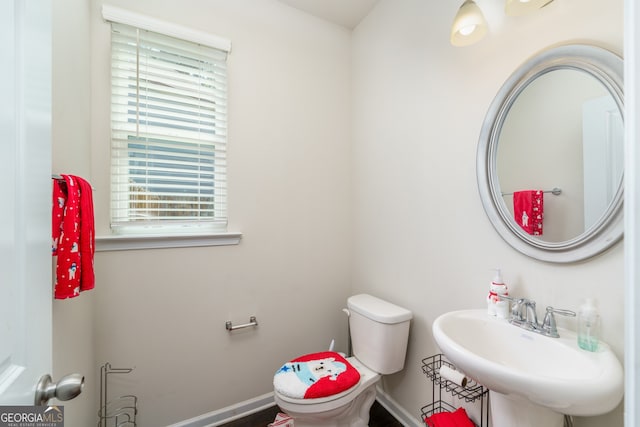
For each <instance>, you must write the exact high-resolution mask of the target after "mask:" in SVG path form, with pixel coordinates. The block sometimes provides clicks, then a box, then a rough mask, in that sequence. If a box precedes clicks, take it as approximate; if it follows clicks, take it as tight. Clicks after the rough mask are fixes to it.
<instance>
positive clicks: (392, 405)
mask: <svg viewBox="0 0 640 427" xmlns="http://www.w3.org/2000/svg"><path fill="white" fill-rule="evenodd" d="M376 391H377V394H376V400H377V401H378V403H379V404H380V405H382V406H383V407H384V409H386V410H387V411H388V412H389V413H390V414H391V415H393V417H394V418H395V419H396V420H398V421H399V422H400V423H401V424H402V425H403V426H404V427H424V424H423V423H422V421H421V420H420V419H418V418H416V417H414V416H412V415H411V414H410V413H409V412H408V411H407V410H406V409H404V408H403V407H402V406H400V405H399V404H398V402H396V401H395V400H393V399H392V398H391V396H389V395H388V394H387V393H385V392H384V390H382V389H381V388H380V387H377V389H376Z"/></svg>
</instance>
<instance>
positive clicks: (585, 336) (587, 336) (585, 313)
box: [578, 298, 600, 351]
mask: <svg viewBox="0 0 640 427" xmlns="http://www.w3.org/2000/svg"><path fill="white" fill-rule="evenodd" d="M599 342H600V313H598V309H597V308H596V305H595V303H594V301H593V299H591V298H586V299H585V300H584V303H583V304H582V305H581V306H580V311H579V312H578V346H579V347H580V348H582V349H584V350H588V351H597V350H598V345H599Z"/></svg>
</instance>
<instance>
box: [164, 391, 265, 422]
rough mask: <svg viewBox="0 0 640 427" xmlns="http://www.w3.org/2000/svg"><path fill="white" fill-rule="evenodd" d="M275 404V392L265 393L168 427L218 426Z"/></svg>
mask: <svg viewBox="0 0 640 427" xmlns="http://www.w3.org/2000/svg"><path fill="white" fill-rule="evenodd" d="M275 404H276V402H275V400H274V398H273V392H271V393H265V394H263V395H261V396H258V397H255V398H253V399H249V400H245V401H244V402H240V403H236V404H235V405H231V406H227V407H226V408H222V409H219V410H217V411H212V412H208V413H206V414H202V415H200V416H197V417H194V418H191V419H188V420H185V421H181V422H179V423H177V424H171V425H170V426H168V427H216V426H220V425H222V424H226V423H229V422H231V421H234V420H237V419H239V418H242V417H246V416H247V415H251V414H255V413H256V412H260V411H262V410H264V409H267V408H270V407H272V406H274V405H275Z"/></svg>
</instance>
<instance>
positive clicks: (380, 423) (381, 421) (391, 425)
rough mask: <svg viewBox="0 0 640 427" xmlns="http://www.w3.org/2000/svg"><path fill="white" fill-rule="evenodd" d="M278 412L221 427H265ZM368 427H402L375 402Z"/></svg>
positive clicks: (275, 409)
mask: <svg viewBox="0 0 640 427" xmlns="http://www.w3.org/2000/svg"><path fill="white" fill-rule="evenodd" d="M279 411H280V410H279V408H278V407H277V406H273V407H271V408H267V409H265V410H263V411H260V412H258V413H255V414H252V415H249V416H247V417H244V418H240V419H238V420H235V421H232V422H230V423H227V424H223V425H222V426H221V427H266V426H267V424H269V423H271V422H273V420H274V419H275V417H276V414H277V413H278V412H279ZM369 427H402V424H401V423H400V422H398V420H396V419H395V418H393V416H391V414H390V413H389V412H387V410H386V409H384V407H383V406H382V405H380V404H379V403H378V402H377V401H376V402H374V403H373V406H372V407H371V412H370V419H369Z"/></svg>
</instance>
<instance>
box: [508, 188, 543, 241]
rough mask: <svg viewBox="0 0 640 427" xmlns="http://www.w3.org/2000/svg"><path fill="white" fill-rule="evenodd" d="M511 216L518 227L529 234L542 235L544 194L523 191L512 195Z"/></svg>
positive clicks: (539, 191) (534, 191)
mask: <svg viewBox="0 0 640 427" xmlns="http://www.w3.org/2000/svg"><path fill="white" fill-rule="evenodd" d="M513 216H514V219H515V221H516V223H518V225H519V226H520V227H522V229H523V230H524V231H526V232H527V233H529V234H532V235H535V236H539V235H542V219H543V218H544V192H543V191H542V190H524V191H515V192H514V193H513Z"/></svg>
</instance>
